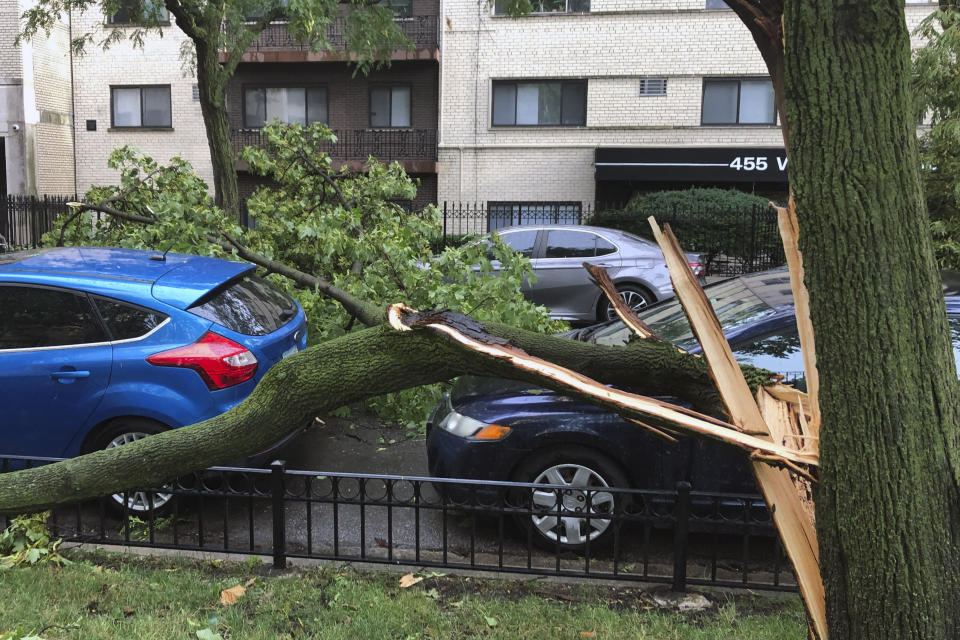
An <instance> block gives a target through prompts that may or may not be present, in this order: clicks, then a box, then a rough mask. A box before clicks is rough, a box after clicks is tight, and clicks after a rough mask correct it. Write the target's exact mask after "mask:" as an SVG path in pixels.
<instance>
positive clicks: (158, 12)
mask: <svg viewBox="0 0 960 640" xmlns="http://www.w3.org/2000/svg"><path fill="white" fill-rule="evenodd" d="M107 22H108V23H109V24H116V25H121V24H170V14H169V13H167V8H166V7H164V6H163V0H120V9H119V10H118V11H117V12H116V13H115V14H113V15H112V16H110V17H109V18H107Z"/></svg>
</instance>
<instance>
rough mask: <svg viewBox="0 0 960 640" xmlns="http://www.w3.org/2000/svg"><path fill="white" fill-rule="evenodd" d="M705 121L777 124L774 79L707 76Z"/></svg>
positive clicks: (704, 91)
mask: <svg viewBox="0 0 960 640" xmlns="http://www.w3.org/2000/svg"><path fill="white" fill-rule="evenodd" d="M700 122H701V123H702V124H776V123H777V108H776V102H775V100H774V96H773V83H772V82H771V81H770V78H705V79H704V80H703V111H702V113H701V118H700Z"/></svg>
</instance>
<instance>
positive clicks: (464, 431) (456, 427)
mask: <svg viewBox="0 0 960 640" xmlns="http://www.w3.org/2000/svg"><path fill="white" fill-rule="evenodd" d="M437 426H438V427H440V428H441V429H443V430H444V431H449V432H450V433H452V434H453V435H455V436H460V437H461V438H469V439H471V440H500V439H502V438H505V437H507V434H509V433H510V427H505V426H503V425H500V424H495V423H489V422H481V421H480V420H476V419H474V418H471V417H470V416H465V415H463V414H462V413H458V412H456V411H452V410H451V411H450V413H448V414H447V415H446V416H444V418H443V420H441V421H440V423H439V424H437Z"/></svg>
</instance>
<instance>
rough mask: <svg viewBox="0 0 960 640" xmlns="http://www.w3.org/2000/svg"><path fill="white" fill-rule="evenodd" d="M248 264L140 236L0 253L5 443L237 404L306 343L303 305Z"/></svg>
mask: <svg viewBox="0 0 960 640" xmlns="http://www.w3.org/2000/svg"><path fill="white" fill-rule="evenodd" d="M253 270H254V265H252V264H249V263H245V262H229V261H227V260H218V259H215V258H204V257H200V256H191V255H181V254H172V253H167V254H161V253H158V252H154V251H138V250H133V249H104V248H91V247H76V248H62V249H52V250H51V249H48V250H38V251H28V252H20V253H14V254H0V411H2V413H0V416H2V417H0V454H5V455H21V456H31V457H72V456H75V455H78V454H80V453H84V452H88V451H93V450H95V449H103V448H107V447H115V446H119V445H122V444H125V443H128V442H131V441H133V440H138V439H140V438H143V437H146V436H148V435H150V434H154V433H158V432H160V431H163V430H166V429H171V428H175V427H181V426H184V425H188V424H193V423H195V422H199V421H201V420H205V419H207V418H210V417H213V416H215V415H217V414H220V413H222V412H224V411H226V410H228V409H230V408H231V407H233V406H235V405H236V404H238V403H239V402H240V401H242V400H243V399H244V398H246V397H247V396H248V395H249V394H250V392H251V391H253V388H254V386H256V384H257V381H258V380H259V379H260V378H261V377H263V374H264V373H266V371H267V369H269V368H270V366H271V365H273V364H274V363H276V362H279V361H280V359H281V358H284V357H285V356H287V355H290V354H292V353H294V352H296V351H298V350H300V349H303V348H305V347H306V344H307V342H306V341H307V330H306V318H305V316H304V313H303V310H302V309H301V308H300V306H299V305H298V304H297V303H296V302H295V301H294V300H293V299H292V298H290V297H289V296H287V295H286V294H284V293H281V292H280V291H277V290H276V289H274V288H273V287H271V286H270V285H269V284H267V283H266V282H265V281H263V280H260V279H259V278H257V277H255V276H254V275H253ZM297 426H298V425H291V431H292V430H294V429H295V428H296V427H297ZM115 497H116V498H117V499H118V501H119V500H121V498H119V497H118V496H115ZM148 499H150V498H149V497H148V495H147V494H145V493H142V492H137V493H135V494H132V495H131V496H129V498H128V504H127V507H128V508H130V509H133V510H137V511H146V510H149V508H150V507H151V504H150V503H148ZM168 499H169V495H168V494H162V493H161V494H157V495H156V496H155V497H153V498H152V499H150V500H152V505H153V507H158V506H160V504H158V503H163V502H165V501H167V500H168Z"/></svg>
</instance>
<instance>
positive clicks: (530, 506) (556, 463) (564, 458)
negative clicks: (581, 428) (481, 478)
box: [512, 445, 630, 553]
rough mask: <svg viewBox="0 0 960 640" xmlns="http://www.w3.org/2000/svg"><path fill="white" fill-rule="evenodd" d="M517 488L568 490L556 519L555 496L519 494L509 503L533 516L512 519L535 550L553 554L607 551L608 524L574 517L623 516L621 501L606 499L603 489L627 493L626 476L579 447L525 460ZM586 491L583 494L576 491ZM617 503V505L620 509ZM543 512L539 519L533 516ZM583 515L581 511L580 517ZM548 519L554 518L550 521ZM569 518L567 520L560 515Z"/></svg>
mask: <svg viewBox="0 0 960 640" xmlns="http://www.w3.org/2000/svg"><path fill="white" fill-rule="evenodd" d="M512 479H513V480H514V481H516V482H530V483H535V484H555V485H569V486H570V487H571V488H570V489H565V490H562V493H563V506H562V507H561V510H560V518H559V521H558V518H557V515H556V514H557V499H558V496H557V490H547V491H537V490H532V491H530V492H529V493H527V492H523V493H522V494H521V495H518V496H517V498H518V499H515V500H512V502H514V503H515V504H517V506H520V507H522V508H524V509H525V510H529V511H532V512H533V513H524V514H519V515H517V516H516V520H517V522H518V524H519V525H520V527H521V529H523V530H524V531H525V532H526V533H527V535H528V536H529V539H531V540H532V541H533V542H534V544H536V545H537V546H540V547H542V548H544V549H548V550H551V551H552V550H556V549H557V548H559V549H561V550H566V551H572V552H575V553H581V552H583V551H584V550H585V549H586V547H587V544H588V541H589V545H590V548H591V549H597V548H601V547H604V546H606V545H608V544H609V543H610V542H611V541H612V540H613V537H614V536H613V531H614V530H615V529H616V527H617V526H618V525H617V524H616V523H615V522H614V521H613V520H612V519H606V518H602V517H601V518H597V517H590V518H587V517H585V515H586V514H584V516H579V517H578V516H577V515H576V514H577V513H583V512H586V511H587V508H588V502H589V509H590V515H591V516H595V515H601V516H602V515H603V514H611V515H612V514H614V513H623V511H624V506H625V504H623V503H624V502H625V500H624V498H623V496H621V495H618V494H614V493H606V492H603V491H602V488H603V487H617V488H629V486H630V484H629V481H628V480H627V477H626V475H625V474H624V473H623V471H621V470H620V467H619V465H617V464H616V463H615V462H614V461H613V460H611V459H610V458H608V457H607V456H605V455H603V454H602V453H600V452H598V451H595V450H593V449H589V448H585V447H582V446H577V445H567V446H561V447H555V448H551V449H548V450H546V451H541V452H538V453H535V454H533V455H531V456H530V457H528V458H526V459H525V460H524V461H523V462H522V463H521V464H520V465H519V466H518V467H517V470H516V471H515V472H514V474H513V477H512ZM586 487H590V488H593V489H595V491H590V492H585V491H582V490H577V488H586ZM618 503H619V504H618ZM541 510H542V511H543V514H542V515H540V514H538V513H536V512H537V511H541ZM581 510H582V511H581ZM551 513H552V514H553V515H551ZM566 513H569V514H570V515H569V516H566V515H564V514H566Z"/></svg>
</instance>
